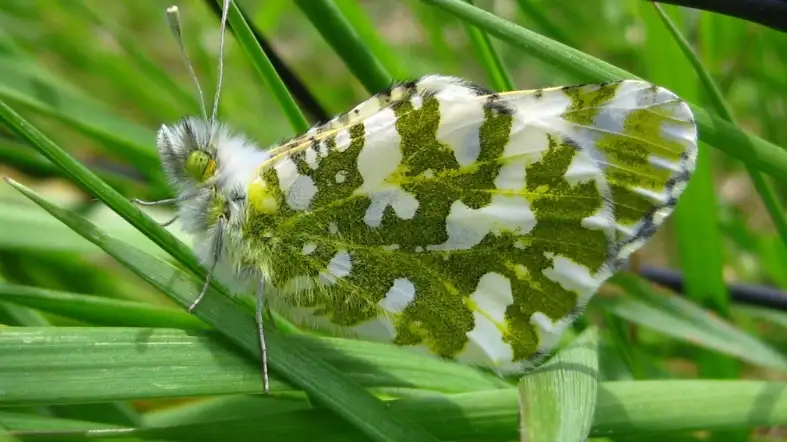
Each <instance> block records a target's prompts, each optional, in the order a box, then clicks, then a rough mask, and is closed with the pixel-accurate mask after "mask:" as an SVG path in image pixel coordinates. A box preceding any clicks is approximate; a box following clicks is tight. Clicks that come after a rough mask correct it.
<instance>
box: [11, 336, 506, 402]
mask: <svg viewBox="0 0 787 442" xmlns="http://www.w3.org/2000/svg"><path fill="white" fill-rule="evenodd" d="M288 341H290V342H295V343H297V345H299V346H302V347H303V348H306V349H308V350H310V351H312V352H314V354H316V355H318V356H320V357H321V358H322V359H324V360H325V361H326V362H328V363H330V364H331V365H332V366H334V367H335V368H337V369H339V370H341V371H342V372H344V373H346V375H347V376H349V377H350V378H351V379H353V380H354V381H355V382H357V383H359V384H360V385H362V386H363V387H365V388H370V389H375V390H381V389H382V390H386V391H387V390H402V391H407V390H413V389H415V390H429V391H431V392H432V393H434V394H437V393H438V392H440V393H464V392H469V391H482V390H492V389H504V388H509V387H510V384H508V383H507V382H505V381H503V380H501V379H499V378H496V377H495V376H493V375H491V374H488V373H483V372H479V371H477V370H473V369H472V368H470V367H467V366H463V365H459V364H452V363H448V362H445V361H440V360H436V359H433V358H429V357H427V356H422V355H418V354H416V353H414V352H411V351H408V350H406V349H401V348H394V349H391V348H390V346H388V345H382V344H376V343H368V342H358V341H353V340H347V339H338V338H321V339H316V338H306V337H299V338H289V339H288ZM0 353H2V354H4V355H6V356H5V357H4V358H3V362H2V364H0V374H1V375H2V376H0V387H2V391H3V395H2V396H0V406H33V405H39V404H40V405H46V404H71V403H100V402H105V401H112V400H139V399H155V398H165V397H169V398H178V397H190V396H205V395H229V394H255V393H259V390H260V375H259V366H258V365H257V364H255V363H254V362H253V361H250V360H249V359H248V358H247V357H245V356H244V355H241V354H239V353H238V352H236V351H235V350H234V349H232V348H231V347H229V346H227V345H226V341H225V340H224V338H223V337H222V336H221V335H220V334H219V333H217V332H215V331H205V330H201V331H200V330H179V329H172V328H155V327H128V328H121V327H9V328H6V329H5V330H4V332H3V333H2V334H0ZM316 375H318V373H315V376H316ZM287 390H292V388H291V387H290V386H288V385H287V384H285V383H283V382H282V381H281V380H280V379H279V378H275V379H274V380H273V385H272V392H273V394H274V395H275V396H277V397H278V396H280V395H281V394H282V393H283V392H286V391H287Z"/></svg>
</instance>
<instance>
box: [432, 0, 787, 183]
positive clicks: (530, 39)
mask: <svg viewBox="0 0 787 442" xmlns="http://www.w3.org/2000/svg"><path fill="white" fill-rule="evenodd" d="M423 1H424V2H425V3H428V4H432V5H435V6H438V7H440V8H441V9H444V10H446V11H448V12H450V13H451V14H454V15H456V16H457V17H459V18H461V19H462V20H465V21H467V22H470V23H472V24H473V25H475V26H477V27H479V28H481V29H483V30H484V31H486V32H487V33H489V34H491V35H494V36H496V37H498V38H500V39H501V40H503V41H505V42H508V43H510V44H512V45H514V46H516V47H518V48H520V49H522V50H524V51H525V52H527V53H528V54H531V55H533V56H534V57H536V58H538V59H540V60H542V61H544V62H546V63H549V64H551V65H553V66H555V67H557V68H559V69H560V70H561V71H562V72H565V73H567V74H569V75H572V76H574V77H575V78H577V79H580V80H581V81H586V82H601V81H607V80H620V79H626V78H637V77H636V76H635V75H633V74H631V73H629V72H627V71H625V70H623V69H620V68H618V67H616V66H613V65H611V64H609V63H607V62H605V61H602V60H599V59H597V58H595V57H592V56H590V55H588V54H585V53H584V52H582V51H579V50H576V49H573V48H571V47H568V46H566V45H563V44H561V43H558V42H556V41H553V40H550V39H548V38H546V37H544V36H542V35H539V34H536V33H535V32H532V31H529V30H527V29H524V28H522V27H520V26H517V25H515V24H513V23H511V22H509V21H506V20H503V19H501V18H499V17H497V16H495V15H494V14H490V13H489V12H486V11H484V10H481V9H479V8H476V7H474V6H471V5H469V4H467V3H465V2H464V1H462V0H423ZM691 108H692V112H693V113H694V117H695V120H696V123H697V127H698V128H699V135H700V139H702V140H703V141H705V142H707V143H708V144H710V145H712V146H714V147H716V148H717V149H720V150H722V151H723V152H725V153H727V154H728V155H730V156H733V157H735V158H738V159H740V160H741V161H743V162H744V163H747V164H750V165H751V166H753V167H756V168H757V169H758V170H761V171H763V172H765V173H767V174H770V175H772V176H774V177H777V178H779V179H782V180H787V150H785V149H782V148H780V147H778V146H776V145H774V144H772V143H769V142H768V141H765V140H763V139H762V138H759V137H757V136H755V135H752V134H749V133H747V132H745V131H742V130H740V129H738V128H736V127H735V126H734V125H732V124H730V123H728V122H726V121H724V120H723V119H721V118H718V117H716V116H713V115H711V114H709V113H708V112H707V111H705V110H704V109H702V108H700V107H698V106H696V105H691Z"/></svg>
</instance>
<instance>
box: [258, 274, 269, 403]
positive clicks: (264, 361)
mask: <svg viewBox="0 0 787 442" xmlns="http://www.w3.org/2000/svg"><path fill="white" fill-rule="evenodd" d="M264 288H265V281H264V280H262V279H260V282H259V284H258V285H257V308H256V309H255V313H256V319H257V334H258V335H259V343H260V364H261V365H262V384H263V389H264V390H265V393H266V394H267V393H270V382H269V381H268V347H267V346H266V345H265V331H264V329H263V327H262V309H263V303H264V304H265V305H264V307H265V309H266V310H267V311H268V317H271V316H270V308H269V307H268V303H267V302H264V301H263V291H264ZM271 322H272V321H271Z"/></svg>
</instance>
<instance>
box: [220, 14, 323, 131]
mask: <svg viewBox="0 0 787 442" xmlns="http://www.w3.org/2000/svg"><path fill="white" fill-rule="evenodd" d="M205 3H207V4H208V6H210V8H211V10H212V11H213V13H214V14H216V17H217V18H221V8H220V7H219V5H218V3H216V1H215V0H205ZM237 6H238V10H239V11H240V13H241V14H243V16H245V17H246V21H247V22H248V23H249V27H250V28H251V32H252V33H253V34H254V38H255V39H256V40H257V43H259V44H260V46H261V47H262V50H263V51H265V54H266V55H267V56H268V59H269V60H270V61H271V64H272V65H273V68H274V69H276V72H277V73H278V74H279V77H281V79H282V81H283V82H284V84H285V85H286V86H287V89H289V91H290V93H291V94H292V96H293V97H295V99H296V100H297V101H298V104H299V105H300V107H301V109H302V110H303V111H304V112H306V114H308V115H309V117H310V119H312V121H314V122H316V121H328V120H329V119H330V116H329V115H328V113H327V112H325V109H323V108H322V106H320V104H319V103H318V102H317V99H316V98H314V95H313V94H312V93H311V91H309V89H308V88H307V87H306V85H305V84H304V83H303V81H301V79H300V78H298V76H297V75H296V74H295V73H294V72H293V71H292V70H291V69H290V67H289V66H287V64H286V63H285V62H284V61H283V60H282V59H281V57H279V54H278V53H277V52H276V50H275V49H274V48H273V46H271V45H270V43H268V41H267V40H266V39H265V37H263V35H262V32H260V30H259V28H257V27H256V26H255V25H254V23H253V22H252V20H251V19H250V17H249V15H248V14H246V13H245V12H244V11H243V8H241V7H240V5H237ZM228 29H229V30H230V32H233V33H234V31H233V30H232V28H231V27H230V28H228Z"/></svg>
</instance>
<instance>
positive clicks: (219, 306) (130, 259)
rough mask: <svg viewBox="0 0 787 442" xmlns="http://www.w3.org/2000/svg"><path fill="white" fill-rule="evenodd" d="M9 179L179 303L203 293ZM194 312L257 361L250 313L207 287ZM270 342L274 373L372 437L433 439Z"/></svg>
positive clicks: (289, 347) (353, 386)
mask: <svg viewBox="0 0 787 442" xmlns="http://www.w3.org/2000/svg"><path fill="white" fill-rule="evenodd" d="M9 182H10V183H11V184H12V185H13V186H14V187H16V188H17V190H19V191H20V192H22V193H23V194H24V195H25V196H27V197H28V198H30V199H31V200H33V201H34V202H35V203H36V204H38V205H40V206H41V207H43V208H44V209H45V210H46V211H47V212H49V213H50V214H52V215H53V216H55V217H56V218H57V219H59V220H60V221H62V222H63V223H64V224H66V225H68V226H69V227H71V228H72V229H74V230H75V231H76V232H77V233H79V234H80V235H82V236H84V237H85V238H87V239H88V240H90V241H91V242H93V243H94V244H96V245H98V246H99V247H101V248H102V249H103V250H104V251H105V252H107V253H108V254H109V255H111V256H112V257H113V258H115V259H116V260H118V261H119V262H121V263H122V264H124V265H125V266H126V267H128V268H129V269H130V270H132V271H133V272H134V273H136V274H137V275H138V276H140V277H141V278H142V279H144V280H146V281H148V282H149V283H151V284H152V285H153V286H155V287H156V288H158V289H160V290H161V291H162V292H164V293H166V294H167V295H169V296H170V297H171V298H172V299H173V300H175V301H176V302H178V303H179V304H180V305H183V306H187V305H189V304H190V303H191V301H192V299H193V297H194V295H195V294H196V293H199V287H200V286H201V280H200V279H196V278H194V277H191V276H190V275H186V274H185V273H183V272H181V271H179V270H178V269H176V268H175V267H173V266H172V265H170V264H169V263H167V262H165V261H163V260H160V259H158V258H154V257H152V256H150V255H147V254H145V253H143V252H141V251H140V250H139V249H136V248H135V247H133V246H131V245H128V244H126V243H123V242H122V241H119V240H117V239H116V238H113V237H111V236H109V235H106V234H105V233H103V232H102V231H100V230H99V229H97V228H96V227H95V226H94V225H92V224H91V223H90V222H88V221H87V220H85V219H84V218H82V217H79V216H77V215H75V214H73V213H71V212H69V211H67V210H64V209H61V208H59V207H56V206H54V205H52V204H51V203H49V202H47V201H46V200H44V199H43V198H41V197H40V196H38V195H36V194H35V193H34V192H32V191H31V190H29V189H27V188H25V187H24V186H22V185H21V184H18V183H15V182H13V181H10V180H9ZM195 315H196V316H197V317H198V318H200V319H202V320H203V321H205V322H206V323H208V324H210V325H212V326H213V327H214V328H216V329H217V330H219V331H221V332H222V333H223V334H224V335H225V336H227V337H228V338H230V340H232V341H233V342H234V343H235V344H237V345H239V346H240V347H241V348H243V349H244V350H245V351H246V352H247V353H250V354H252V355H254V357H255V358H256V361H259V359H258V358H259V356H260V355H259V346H258V342H257V333H256V325H255V324H254V321H253V319H252V316H251V315H250V314H246V312H243V311H241V309H240V308H239V307H238V306H237V305H236V304H234V303H233V302H232V301H230V300H229V299H228V298H227V297H226V296H219V291H218V290H217V289H215V288H212V289H211V290H209V293H208V294H207V296H206V297H205V299H204V300H203V302H202V303H201V304H200V308H198V309H196V310H195ZM266 340H267V344H268V354H269V363H270V367H271V368H272V369H273V370H274V372H275V373H278V374H279V375H280V376H282V377H283V378H285V379H287V380H288V381H290V382H292V383H293V384H295V385H297V386H299V387H301V388H303V389H304V390H305V391H307V392H308V393H309V394H310V395H312V396H313V397H315V398H317V399H318V400H319V401H320V403H321V404H323V405H324V406H326V407H327V408H329V409H331V410H332V411H334V412H335V413H336V414H338V415H339V416H341V417H343V418H344V419H345V420H347V421H348V422H350V423H352V424H353V425H354V426H355V427H356V428H358V430H359V431H361V432H362V433H364V434H366V435H367V436H369V437H371V438H372V439H374V440H378V441H411V440H415V441H430V440H434V438H433V437H431V436H430V435H429V434H428V433H426V432H424V431H423V430H421V429H420V428H419V427H418V426H416V425H414V424H412V423H411V422H409V421H408V420H406V419H405V418H403V417H401V416H400V415H398V414H397V413H395V412H392V411H391V410H390V409H388V408H387V407H386V406H385V405H384V404H383V403H382V402H380V401H379V400H378V399H376V398H375V397H373V396H372V395H371V394H369V393H368V392H366V391H365V390H363V389H362V388H361V386H359V385H358V384H357V383H355V382H353V381H352V380H350V379H348V378H346V377H345V376H343V375H342V374H341V373H339V372H338V371H336V370H334V369H332V368H331V367H330V366H329V365H328V364H326V363H325V362H323V361H322V360H320V359H319V358H317V357H315V356H313V355H312V354H311V353H310V352H309V351H308V350H307V349H305V348H302V347H300V346H298V345H296V343H295V342H293V341H288V340H285V338H284V336H282V335H280V334H278V333H275V332H268V333H266Z"/></svg>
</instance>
